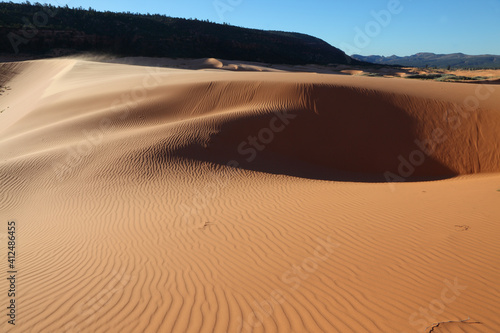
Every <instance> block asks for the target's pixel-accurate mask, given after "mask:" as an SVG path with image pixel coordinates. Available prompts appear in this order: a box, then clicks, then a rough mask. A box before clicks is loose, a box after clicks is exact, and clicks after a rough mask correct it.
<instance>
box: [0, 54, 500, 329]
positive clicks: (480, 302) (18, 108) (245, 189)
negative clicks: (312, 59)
mask: <svg viewBox="0 0 500 333" xmlns="http://www.w3.org/2000/svg"><path fill="white" fill-rule="evenodd" d="M4 69H5V72H6V73H7V72H8V73H10V74H9V75H10V76H11V78H10V79H9V81H8V82H7V83H5V85H8V86H9V87H10V90H9V91H6V93H5V94H4V95H3V96H1V97H0V110H4V112H2V113H0V182H1V185H2V191H1V193H0V194H1V195H0V221H4V222H6V221H10V220H16V222H17V223H18V225H19V238H20V239H21V241H20V242H19V248H18V251H19V262H20V263H22V266H20V268H19V270H20V273H22V281H21V280H20V282H19V290H20V293H19V297H18V299H17V302H18V303H17V304H19V309H23V310H22V315H21V311H20V312H19V318H18V319H19V326H17V327H15V328H12V327H11V326H9V325H8V324H7V323H6V322H5V321H2V322H0V331H2V332H17V331H22V332H264V331H265V332H427V331H429V330H430V329H431V328H432V327H433V325H435V323H437V322H445V321H450V320H452V321H453V320H455V321H460V320H463V319H466V318H468V317H470V318H472V321H477V322H480V324H467V323H460V322H458V323H451V324H441V325H440V326H439V329H441V328H443V329H448V328H450V329H452V328H455V327H456V328H457V329H464V330H465V329H470V330H472V331H474V332H476V331H477V332H479V331H482V332H498V331H499V330H500V321H499V319H498V313H497V312H498V311H497V309H498V308H499V307H500V302H499V299H500V292H499V291H498V288H497V284H498V280H499V279H500V269H499V268H498V265H495V264H494V263H496V262H498V260H499V253H500V248H499V242H498V239H497V238H498V237H497V235H498V233H499V224H498V216H499V213H500V211H499V208H498V207H499V206H498V194H497V193H498V192H497V190H498V184H499V181H500V176H499V175H498V174H495V173H493V172H498V171H500V158H499V135H500V134H499V133H500V131H499V128H500V118H499V117H500V115H499V114H500V110H499V105H500V96H499V94H498V92H497V89H498V87H497V86H495V85H488V86H487V87H486V86H483V85H473V84H451V83H435V82H422V81H409V80H403V79H382V78H368V77H350V76H336V75H319V74H304V73H302V74H301V73H256V72H247V73H243V72H224V71H217V70H213V69H211V70H207V71H204V70H197V71H193V70H178V69H161V68H152V67H141V66H130V65H117V64H104V63H96V62H90V61H81V60H62V59H58V60H50V61H35V62H28V63H20V64H15V65H10V66H9V67H2V70H4ZM255 171H259V172H255ZM479 173H482V174H481V175H473V176H472V175H469V174H479ZM489 173H492V174H489ZM455 175H460V177H453V178H451V179H446V180H441V181H435V182H434V181H428V182H420V181H418V180H420V179H424V180H430V179H434V178H448V177H451V176H455ZM290 176H299V177H290ZM318 179H320V180H318ZM322 180H335V181H322ZM338 180H348V181H347V182H344V181H338ZM387 180H389V181H396V182H398V181H403V180H405V181H407V182H405V183H390V184H389V185H388V184H379V183H376V182H378V181H387ZM361 182H363V183H361ZM2 228H3V227H2ZM2 232H3V231H1V230H0V246H1V248H3V249H5V248H6V243H5V242H4V241H5V239H6V238H5V237H3V234H2ZM3 253H5V252H0V254H1V255H4V254H3ZM0 259H1V258H0ZM4 259H5V260H4V262H7V260H6V258H4ZM7 282H8V281H7V280H6V279H0V292H2V290H7V289H8V285H7ZM0 295H1V294H0ZM442 295H445V296H446V298H443V296H442ZM0 297H3V296H0ZM0 300H3V298H1V299H0ZM2 302H3V301H2ZM421 309H424V310H425V311H427V312H422V310H421ZM447 325H448V326H447ZM450 325H452V326H453V327H452V326H450ZM429 327H430V328H429ZM16 330H17V331H16ZM434 331H436V329H435V330H434Z"/></svg>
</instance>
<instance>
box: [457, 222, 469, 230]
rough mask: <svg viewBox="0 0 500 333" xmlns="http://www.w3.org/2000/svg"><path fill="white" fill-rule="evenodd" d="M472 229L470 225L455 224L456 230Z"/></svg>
mask: <svg viewBox="0 0 500 333" xmlns="http://www.w3.org/2000/svg"><path fill="white" fill-rule="evenodd" d="M469 229H470V226H468V225H458V224H455V230H456V231H467V230H469Z"/></svg>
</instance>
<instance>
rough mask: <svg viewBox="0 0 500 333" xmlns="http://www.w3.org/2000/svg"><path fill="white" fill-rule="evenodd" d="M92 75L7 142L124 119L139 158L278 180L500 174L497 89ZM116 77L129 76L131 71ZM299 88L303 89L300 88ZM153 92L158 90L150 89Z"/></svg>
mask: <svg viewBox="0 0 500 333" xmlns="http://www.w3.org/2000/svg"><path fill="white" fill-rule="evenodd" d="M90 64H91V63H85V62H83V63H81V64H80V65H79V66H80V70H78V69H76V70H74V71H73V72H72V75H73V76H71V75H69V76H68V77H66V79H65V80H66V81H65V82H67V83H68V84H69V87H68V88H69V89H70V91H69V92H68V95H66V96H64V95H63V94H61V93H59V94H57V95H52V96H50V97H49V98H47V99H46V101H47V102H46V103H41V104H40V105H39V107H38V109H37V110H34V111H33V112H31V113H30V114H28V115H26V116H25V117H24V118H23V119H22V122H18V124H17V126H15V127H13V128H10V129H7V130H6V134H9V130H11V132H10V133H12V131H16V133H18V134H17V135H15V137H14V138H13V139H11V140H14V141H15V140H16V138H19V139H21V138H22V136H23V135H24V134H25V135H40V134H41V133H43V134H47V139H48V140H50V138H51V137H53V136H54V135H59V136H60V134H56V133H60V132H61V130H64V129H67V128H72V127H73V126H82V125H85V126H87V127H88V128H90V129H92V128H99V126H100V125H99V121H100V120H101V118H103V115H104V114H105V112H109V113H110V114H113V112H114V113H116V114H119V113H120V112H121V113H122V114H121V115H119V116H118V117H116V119H115V121H117V122H119V125H118V126H116V127H115V126H113V130H112V131H110V133H109V134H110V135H108V137H113V136H120V137H121V135H120V133H123V134H124V131H129V129H131V128H132V129H133V131H131V132H129V135H132V136H133V135H137V136H138V137H136V138H135V139H134V142H135V143H134V144H132V145H131V147H133V146H135V145H138V144H139V143H142V144H140V146H142V147H144V149H146V150H148V151H150V152H151V149H152V147H155V146H156V145H162V144H165V143H167V144H166V146H167V147H168V148H167V150H168V151H167V152H164V154H167V155H169V156H179V157H188V158H194V159H198V160H200V159H203V160H205V161H207V162H216V163H219V164H230V165H231V166H238V167H243V168H247V169H253V170H259V171H265V172H270V173H279V174H289V173H292V174H294V175H299V176H304V177H307V176H311V177H314V176H313V175H314V174H317V175H319V174H320V175H321V177H326V178H328V177H329V175H328V173H330V176H331V177H332V178H335V177H336V175H337V174H339V172H344V173H345V172H352V173H362V174H367V175H372V176H375V177H378V178H379V179H382V180H392V181H398V180H399V181H401V180H411V179H412V178H422V177H449V176H454V175H463V174H473V173H481V172H496V171H500V155H499V152H498V151H499V150H498V147H499V145H500V131H499V130H498V128H499V126H500V110H498V107H495V105H496V106H498V105H499V103H496V102H498V100H499V97H498V96H499V94H494V90H495V88H493V86H479V85H477V86H476V85H470V86H466V87H465V88H466V89H464V87H458V86H457V85H454V84H443V86H444V87H445V88H446V89H447V90H449V93H448V95H451V96H452V98H451V99H450V98H449V96H448V97H447V98H444V99H439V98H431V97H423V96H432V90H433V89H435V88H437V86H435V85H429V84H427V83H425V82H418V84H414V82H409V81H403V80H398V81H396V82H389V81H388V80H386V79H368V78H356V79H357V80H348V79H346V80H344V82H339V79H338V78H336V77H333V78H330V77H328V76H322V77H321V79H320V80H318V79H316V78H315V75H311V74H294V76H292V77H291V76H290V75H286V74H278V73H268V74H266V75H265V76H255V75H248V74H249V73H245V74H246V75H240V76H239V77H238V79H237V80H232V81H228V80H227V79H226V78H227V75H228V74H227V73H210V74H209V73H206V72H205V73H199V74H198V73H197V74H196V76H193V75H191V76H190V75H185V77H182V76H180V75H177V76H176V75H175V72H174V73H173V74H172V73H170V74H169V73H166V72H165V71H163V74H162V72H161V71H160V72H159V73H158V76H160V77H162V75H163V79H161V81H162V83H161V84H160V83H157V82H155V81H154V79H152V77H146V80H145V78H144V75H138V74H137V72H140V69H138V68H135V71H136V74H134V75H135V76H134V75H131V76H129V78H128V79H127V81H125V82H123V79H122V77H119V76H118V75H116V74H114V75H115V76H116V77H117V79H114V78H113V76H110V77H104V78H103V79H100V81H95V86H93V87H92V88H91V89H90V90H89V89H86V88H83V89H79V90H78V91H76V90H71V84H72V80H78V79H77V76H78V75H79V74H82V75H89V76H91V75H92V74H84V69H85V68H86V67H89V66H90ZM69 65H71V66H73V65H74V64H68V66H69ZM107 66H111V68H112V69H113V70H116V71H118V73H119V69H120V68H121V69H123V68H126V66H123V65H107ZM77 67H78V66H77ZM90 67H91V66H90ZM97 68H106V65H102V64H100V65H95V66H94V70H95V71H98V69H97ZM144 71H145V70H142V72H143V73H144ZM90 72H92V69H90ZM96 74H97V72H96ZM61 75H63V74H61ZM148 75H149V76H151V74H148ZM72 77H73V78H74V79H71V78H72ZM194 78H196V79H194ZM299 78H300V81H302V82H300V81H299V82H293V81H295V80H296V79H299ZM148 80H149V81H150V82H146V81H148ZM143 81H144V82H143ZM373 82H375V85H374V84H373ZM76 83H78V82H76ZM76 83H74V84H76ZM144 84H151V85H152V87H151V88H150V89H145V88H144V87H143V86H144ZM377 84H380V85H382V84H386V85H394V86H395V85H398V88H399V89H398V91H391V92H388V91H387V89H386V88H385V90H384V89H377ZM56 86H57V84H56ZM96 86H101V87H102V90H100V91H101V93H99V94H97V95H95V96H93V97H92V98H89V97H90V96H89V95H88V93H90V92H93V91H94V89H95V88H96ZM108 86H109V87H114V86H115V87H126V86H129V87H131V92H130V93H129V95H128V96H125V97H124V94H121V95H120V91H119V90H120V89H116V91H113V88H110V89H104V87H108ZM57 88H58V86H57ZM439 88H441V87H439ZM455 88H459V89H455ZM98 90H99V89H98ZM415 91H417V92H415ZM48 92H50V89H49V90H48ZM46 94H47V92H46ZM481 99H482V100H486V101H487V102H488V103H482V101H481ZM109 101H114V102H113V103H110V102H109ZM70 103H71V104H70ZM495 103H496V104H495ZM483 104H484V105H483ZM49 109H52V110H54V111H53V112H50V113H49V112H48V110H49ZM96 110H97V111H96ZM122 118H123V119H122ZM110 121H111V120H110ZM136 124H140V125H141V126H140V127H138V126H135V125H136ZM35 126H38V127H39V128H35ZM109 127H110V126H109ZM23 128H25V133H24V134H23ZM147 128H150V129H151V130H160V129H161V128H163V129H165V133H166V134H165V136H163V137H162V135H159V136H153V137H148V136H147V135H146V133H147V131H146V129H147ZM19 132H21V133H19ZM52 133H53V134H52ZM135 133H137V134H135ZM141 133H142V134H141ZM173 133H175V134H173ZM78 134H80V133H78ZM123 134H122V135H123ZM145 135H146V137H144V136H145ZM139 137H140V139H139ZM66 139H68V138H66ZM74 139H75V140H78V137H76V138H74ZM174 142H177V143H178V144H174ZM35 149H36V148H35ZM160 150H161V149H160ZM153 163H155V162H154V161H153Z"/></svg>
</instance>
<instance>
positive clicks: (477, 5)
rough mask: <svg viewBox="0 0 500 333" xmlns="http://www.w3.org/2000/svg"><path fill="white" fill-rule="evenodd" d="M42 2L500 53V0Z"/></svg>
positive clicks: (353, 42)
mask: <svg viewBox="0 0 500 333" xmlns="http://www.w3.org/2000/svg"><path fill="white" fill-rule="evenodd" d="M39 1H40V2H42V3H51V4H54V5H55V4H58V3H59V4H63V5H64V4H68V6H70V7H80V6H82V7H84V8H88V7H92V8H94V9H97V10H110V11H130V12H139V13H147V12H149V13H159V14H166V15H169V16H174V17H184V18H198V19H209V20H210V21H215V22H220V23H222V22H227V23H229V24H233V25H237V26H243V27H249V28H258V29H266V30H284V31H295V32H302V33H307V34H310V35H313V36H316V37H319V38H321V39H323V40H325V41H327V42H328V43H330V44H332V45H333V46H336V47H339V48H340V49H342V50H343V51H345V52H346V53H348V54H352V53H359V54H362V55H370V54H380V55H386V56H387V55H392V54H396V55H400V56H405V55H411V54H414V53H417V52H434V53H454V52H462V53H467V54H486V53H489V54H500V0H309V1H305V0H301V1H298V0H286V1H285V0H267V1H264V0H162V1H153V0H141V1H136V0H120V1H118V0H107V1H95V0H58V1H55V0H53V1H42V0H39ZM14 2H23V1H14ZM32 2H34V1H32ZM377 14H378V15H379V19H378V20H377V19H376V16H377Z"/></svg>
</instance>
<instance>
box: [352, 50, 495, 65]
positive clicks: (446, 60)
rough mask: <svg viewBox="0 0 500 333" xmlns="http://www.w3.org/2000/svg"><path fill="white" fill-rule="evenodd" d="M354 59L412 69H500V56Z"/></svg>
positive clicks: (359, 57)
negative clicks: (410, 67) (427, 67)
mask: <svg viewBox="0 0 500 333" xmlns="http://www.w3.org/2000/svg"><path fill="white" fill-rule="evenodd" d="M352 57H353V58H355V59H358V60H361V61H367V62H371V63H374V64H384V65H401V66H412V67H425V66H429V67H434V66H435V67H438V68H447V67H448V66H451V67H453V68H500V55H489V54H485V55H467V54H463V53H452V54H434V53H417V54H414V55H412V56H408V57H398V56H395V55H392V56H390V57H384V56H378V55H370V56H362V55H359V54H354V55H352Z"/></svg>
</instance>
